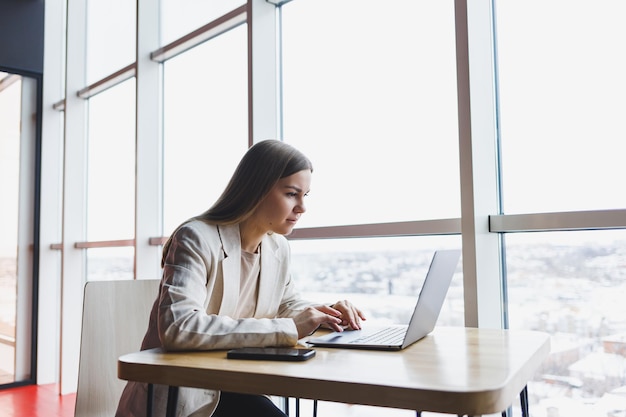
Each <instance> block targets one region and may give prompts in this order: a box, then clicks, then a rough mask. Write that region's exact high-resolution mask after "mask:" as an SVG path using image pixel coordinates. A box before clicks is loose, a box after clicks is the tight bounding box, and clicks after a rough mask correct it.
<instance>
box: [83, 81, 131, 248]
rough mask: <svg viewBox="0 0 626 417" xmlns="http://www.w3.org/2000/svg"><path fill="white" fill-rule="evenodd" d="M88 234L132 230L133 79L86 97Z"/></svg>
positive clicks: (96, 236) (120, 234)
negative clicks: (87, 106)
mask: <svg viewBox="0 0 626 417" xmlns="http://www.w3.org/2000/svg"><path fill="white" fill-rule="evenodd" d="M88 138H89V143H88V160H87V169H88V173H87V175H88V186H87V239H88V240H90V241H99V240H118V239H132V238H133V237H134V236H135V79H134V78H132V79H130V80H128V81H125V82H124V83H122V84H120V85H118V86H116V87H114V88H111V89H109V90H106V91H104V92H102V93H100V94H98V95H96V96H94V97H92V98H91V99H90V100H89V132H88Z"/></svg>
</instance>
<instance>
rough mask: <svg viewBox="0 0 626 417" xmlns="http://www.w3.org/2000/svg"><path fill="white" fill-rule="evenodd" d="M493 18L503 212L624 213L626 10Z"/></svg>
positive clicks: (516, 9)
mask: <svg viewBox="0 0 626 417" xmlns="http://www.w3.org/2000/svg"><path fill="white" fill-rule="evenodd" d="M496 11H497V26H496V27H497V40H498V65H499V80H498V81H499V90H500V110H501V111H500V121H501V122H500V125H501V137H502V158H503V191H504V200H503V201H504V211H505V212H506V213H524V212H551V211H570V210H594V209H612V208H623V207H625V206H626V193H624V192H620V191H618V190H622V189H623V179H624V178H626V164H624V163H623V154H624V146H623V142H624V137H625V136H626V125H624V123H623V119H624V114H626V100H625V99H624V98H625V97H626V77H624V74H625V73H626V54H624V53H623V50H624V41H623V40H624V39H626V26H625V25H624V20H625V19H626V2H623V1H619V0H613V1H610V0H603V1H600V2H598V1H594V0H587V1H568V0H558V1H550V2H545V1H541V0H533V1H523V2H514V1H501V2H498V4H497V8H496ZM529 28H532V30H529Z"/></svg>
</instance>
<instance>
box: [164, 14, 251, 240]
mask: <svg viewBox="0 0 626 417" xmlns="http://www.w3.org/2000/svg"><path fill="white" fill-rule="evenodd" d="M246 45H247V38H246V26H245V25H242V26H239V27H237V28H235V29H232V30H230V31H229V32H226V33H224V34H222V35H220V36H218V37H217V38H215V39H212V40H211V41H209V42H206V43H204V44H202V45H200V46H197V47H196V48H194V49H192V50H190V51H188V52H186V53H184V54H181V55H180V56H177V57H175V58H173V59H171V60H169V61H167V62H166V63H165V64H164V79H165V87H164V103H165V104H164V150H163V155H164V192H163V207H164V209H163V216H164V228H163V230H164V234H166V235H169V234H170V233H171V232H172V231H173V230H174V228H176V226H178V225H179V224H180V223H181V222H183V221H185V220H187V219H188V218H189V217H192V216H196V215H198V214H200V213H202V212H203V211H205V210H206V209H208V208H209V206H210V205H211V204H212V203H213V202H214V201H215V200H216V199H217V197H219V195H220V193H221V192H222V190H223V189H224V187H225V186H226V183H227V182H228V179H229V178H230V176H231V174H232V173H233V171H234V170H235V167H236V165H237V162H239V159H240V158H241V155H243V153H244V152H245V150H246V149H247V147H248V110H247V109H248V99H247V79H248V78H247V77H248V76H247V68H248V66H247V52H246V51H247V48H246Z"/></svg>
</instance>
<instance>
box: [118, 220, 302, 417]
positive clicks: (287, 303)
mask: <svg viewBox="0 0 626 417" xmlns="http://www.w3.org/2000/svg"><path fill="white" fill-rule="evenodd" d="M260 251H261V273H260V278H259V290H258V299H257V306H256V311H255V313H254V317H252V318H242V319H233V318H231V316H232V315H233V314H234V311H235V309H236V307H237V301H238V299H239V283H240V268H241V239H240V236H239V226H238V225H234V226H215V225H209V224H207V223H205V222H203V221H201V220H191V221H189V222H187V223H185V224H183V225H182V226H181V227H179V228H178V229H177V230H176V231H175V232H174V235H173V237H172V242H171V246H170V249H169V251H168V253H167V254H166V257H165V265H164V268H163V276H162V279H161V284H160V289H159V295H158V297H157V299H156V300H155V302H154V305H153V307H152V312H151V314H150V322H149V324H148V330H147V332H146V335H145V337H144V340H143V343H142V346H141V349H142V350H143V349H151V348H155V347H161V348H163V349H165V350H211V349H230V348H235V347H241V346H293V345H295V344H296V343H297V340H298V332H297V329H296V326H295V324H294V322H293V320H291V318H290V317H293V316H294V315H296V314H297V313H298V312H300V311H301V310H302V309H304V308H306V307H308V306H311V305H313V303H310V302H307V301H303V300H301V299H300V298H299V295H298V294H297V292H296V290H295V287H294V284H293V282H292V281H291V277H290V273H289V256H290V254H289V245H288V243H287V239H285V237H284V236H281V235H276V234H272V235H266V236H265V237H264V238H263V241H262V242H261V249H260ZM218 399H219V393H218V392H216V391H209V390H200V389H195V388H181V389H180V391H179V396H178V407H177V412H176V415H177V416H179V417H182V416H193V417H196V416H210V415H211V414H212V413H213V411H214V410H215V407H216V406H217V401H218ZM146 401H147V385H146V384H142V383H135V382H129V383H128V384H127V385H126V387H125V388H124V391H123V393H122V397H121V399H120V402H119V405H118V409H117V413H116V417H131V416H132V417H140V416H141V417H143V416H145V414H146ZM166 402H167V387H165V386H159V385H156V386H155V387H154V410H155V412H156V415H161V414H160V413H161V411H163V410H165V408H166Z"/></svg>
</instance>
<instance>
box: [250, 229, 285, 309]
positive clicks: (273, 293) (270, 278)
mask: <svg viewBox="0 0 626 417" xmlns="http://www.w3.org/2000/svg"><path fill="white" fill-rule="evenodd" d="M276 251H277V246H276V243H275V242H274V240H273V239H272V238H270V237H269V236H266V237H264V238H263V243H262V244H261V274H260V278H259V296H258V298H257V304H256V311H255V313H254V315H255V317H269V316H274V315H275V314H276V306H277V305H278V304H279V302H280V300H277V298H278V297H280V295H281V293H282V292H281V290H280V289H279V288H276V285H277V283H279V282H280V280H278V279H277V275H278V273H279V271H280V263H281V260H280V259H279V258H278V256H277V254H276Z"/></svg>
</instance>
